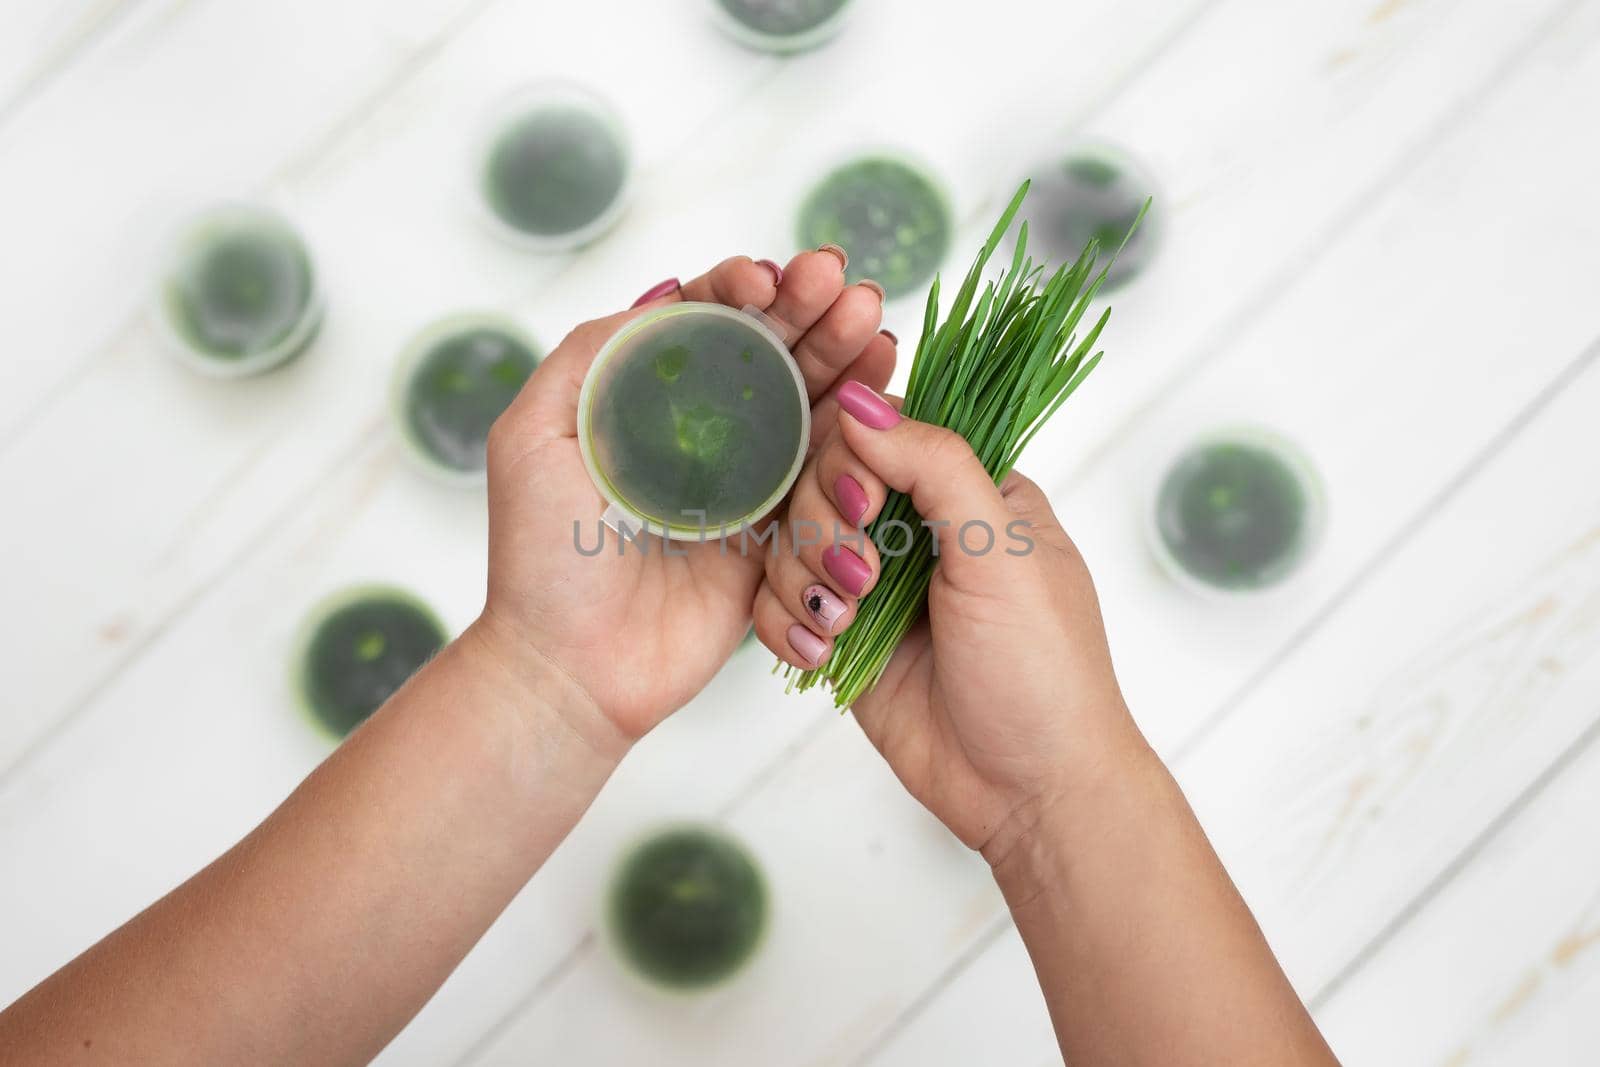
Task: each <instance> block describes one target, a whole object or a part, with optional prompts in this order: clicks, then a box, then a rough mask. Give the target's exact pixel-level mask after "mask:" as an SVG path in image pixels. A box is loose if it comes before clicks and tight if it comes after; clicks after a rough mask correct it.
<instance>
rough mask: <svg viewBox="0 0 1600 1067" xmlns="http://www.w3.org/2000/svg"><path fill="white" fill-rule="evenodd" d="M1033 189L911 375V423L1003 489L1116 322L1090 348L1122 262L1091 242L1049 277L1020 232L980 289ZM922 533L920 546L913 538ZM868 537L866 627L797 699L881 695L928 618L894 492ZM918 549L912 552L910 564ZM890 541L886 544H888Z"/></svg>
mask: <svg viewBox="0 0 1600 1067" xmlns="http://www.w3.org/2000/svg"><path fill="white" fill-rule="evenodd" d="M1027 195H1028V183H1027V182H1023V183H1022V186H1021V188H1019V189H1018V190H1017V194H1016V196H1014V197H1012V198H1011V203H1010V204H1009V205H1008V206H1007V207H1006V210H1005V213H1004V214H1002V215H1001V216H1000V221H999V222H998V223H996V224H995V227H994V230H993V231H992V232H991V233H990V234H989V239H988V240H987V241H985V242H984V244H983V250H982V251H980V252H979V253H978V258H977V260H976V261H975V262H974V263H973V264H972V269H971V270H969V271H968V272H967V277H966V280H965V281H963V282H962V283H961V288H960V289H959V290H958V291H957V292H956V296H955V301H954V302H953V303H952V304H951V305H950V312H949V314H947V315H946V316H945V319H944V322H943V323H939V324H938V326H937V328H935V323H936V321H937V319H938V314H939V279H938V278H935V279H934V281H933V288H932V289H931V290H930V291H929V293H928V305H927V310H926V312H925V313H924V315H923V323H922V339H921V341H919V342H918V344H917V353H916V356H915V358H914V359H913V360H912V363H911V381H910V384H909V385H908V386H907V387H906V396H905V403H904V405H903V406H902V408H901V413H902V414H904V415H905V416H907V417H908V418H912V419H917V420H919V421H921V422H928V423H932V424H934V425H935V426H945V427H948V428H949V429H952V430H955V431H956V432H957V433H959V434H961V436H963V437H965V438H966V439H967V441H968V443H969V444H971V445H972V448H973V451H974V452H976V453H977V454H978V459H979V460H981V461H982V462H983V466H984V469H985V470H987V471H988V472H989V474H990V475H991V476H992V477H993V478H994V481H995V484H996V485H998V484H1000V483H1001V482H1002V481H1004V480H1005V477H1006V475H1007V474H1010V473H1011V468H1012V467H1013V466H1015V465H1016V462H1017V457H1018V456H1020V455H1021V454H1022V450H1023V448H1024V447H1026V446H1027V444H1028V442H1029V441H1031V440H1032V439H1033V436H1034V434H1036V433H1038V432H1039V430H1040V428H1041V427H1043V426H1044V424H1045V422H1046V421H1048V420H1049V418H1050V417H1051V416H1052V415H1054V414H1055V413H1056V411H1057V410H1059V409H1060V407H1061V405H1062V403H1063V402H1065V401H1066V399H1067V397H1069V396H1071V395H1072V394H1073V392H1074V391H1075V390H1076V389H1077V388H1078V386H1080V385H1082V384H1083V380H1084V379H1085V378H1087V377H1088V376H1089V372H1090V371H1092V370H1094V368H1095V366H1096V365H1097V364H1098V363H1099V362H1100V356H1101V353H1100V352H1094V353H1093V354H1092V355H1091V354H1090V350H1091V349H1093V348H1094V346H1095V343H1096V342H1097V341H1098V340H1099V339H1100V331H1101V330H1103V329H1104V328H1105V325H1106V321H1107V320H1108V319H1109V318H1110V317H1111V309H1110V308H1107V309H1106V310H1105V311H1104V312H1103V313H1102V314H1101V315H1100V317H1099V319H1097V320H1096V321H1095V323H1094V325H1093V326H1092V327H1091V328H1090V329H1089V331H1088V332H1087V333H1085V334H1084V335H1083V336H1082V338H1081V339H1080V338H1079V336H1078V332H1077V331H1078V327H1079V326H1080V325H1081V323H1082V321H1083V318H1084V315H1085V314H1086V312H1087V311H1088V308H1089V304H1090V302H1091V301H1092V300H1093V299H1094V297H1095V294H1096V293H1097V292H1099V290H1100V286H1101V284H1102V283H1104V281H1105V279H1106V275H1107V272H1108V271H1109V270H1110V267H1111V263H1113V262H1115V261H1116V254H1115V253H1113V255H1112V256H1111V257H1110V259H1109V260H1108V261H1107V263H1106V264H1105V265H1104V266H1101V267H1100V268H1099V269H1098V271H1097V270H1096V263H1097V261H1098V259H1099V251H1100V250H1099V247H1098V245H1097V243H1096V242H1094V241H1091V242H1089V244H1088V245H1087V246H1086V247H1085V248H1084V250H1083V253H1082V254H1081V255H1080V256H1079V257H1078V259H1077V262H1075V263H1070V264H1062V265H1061V266H1060V267H1059V268H1058V269H1057V270H1056V271H1055V273H1053V274H1051V275H1049V276H1048V277H1046V276H1045V273H1044V272H1045V265H1044V264H1035V263H1034V262H1033V260H1031V259H1029V258H1027V247H1028V226H1027V223H1026V222H1024V223H1022V224H1021V225H1020V226H1019V228H1018V233H1017V246H1016V252H1015V254H1014V255H1013V256H1012V258H1011V268H1010V269H1009V270H1007V271H1006V273H1005V275H1004V276H1003V277H1001V279H1000V280H999V281H998V282H995V281H990V282H988V283H987V284H986V285H984V286H983V292H982V295H979V292H978V287H979V284H980V282H981V278H982V274H983V271H984V268H985V267H986V266H987V265H988V263H989V259H990V257H991V256H993V255H994V252H995V249H996V248H998V247H999V246H1000V242H1001V240H1002V239H1003V238H1004V237H1005V234H1006V231H1007V230H1009V229H1010V228H1011V223H1012V220H1013V219H1014V218H1015V217H1016V214H1017V210H1018V208H1020V207H1021V206H1022V201H1023V198H1024V197H1026V196H1027ZM1149 207H1150V202H1149V201H1148V200H1146V201H1145V204H1144V207H1142V208H1141V209H1140V210H1139V214H1138V216H1137V217H1136V218H1135V219H1134V221H1133V225H1132V226H1131V227H1129V229H1128V235H1126V236H1124V237H1123V241H1122V245H1120V246H1118V249H1117V251H1118V252H1120V251H1121V250H1122V247H1124V246H1126V244H1127V239H1128V236H1131V235H1132V233H1133V231H1134V230H1136V229H1137V228H1138V226H1139V222H1140V220H1141V219H1143V218H1144V214H1145V211H1147V210H1148V209H1149ZM908 530H909V531H911V532H910V533H909V534H908V533H907V531H908ZM867 533H868V535H869V536H871V537H872V538H873V540H874V542H877V543H879V545H880V548H882V547H885V546H887V548H888V549H889V551H885V552H883V553H882V557H883V573H882V574H881V575H880V576H879V579H878V585H877V588H875V589H874V590H873V591H872V593H871V595H869V596H868V597H867V598H866V599H864V600H863V601H862V602H861V607H860V610H859V612H858V613H857V615H856V620H855V622H854V623H853V624H852V625H851V626H850V628H849V629H848V630H846V631H845V632H844V633H843V634H842V635H840V637H839V640H838V641H837V642H836V643H835V645H834V650H833V655H832V656H831V657H829V659H828V661H827V662H826V663H824V664H823V665H822V666H821V667H818V668H816V669H815V670H808V671H802V670H799V669H798V668H795V667H789V668H787V669H786V670H785V672H784V673H785V675H786V676H787V677H788V679H789V684H788V689H789V690H791V691H794V690H799V691H802V692H804V691H805V690H807V689H810V688H811V687H812V686H815V685H817V684H818V683H821V682H826V683H827V684H828V685H829V686H830V687H831V688H832V690H833V702H834V704H835V705H836V706H838V707H840V708H846V707H849V706H850V705H851V704H853V703H855V701H856V699H857V698H858V697H860V696H861V695H862V694H863V693H865V692H866V691H867V690H869V689H871V688H872V686H873V685H874V684H876V683H877V681H878V678H879V677H880V676H882V674H883V671H884V668H885V667H887V666H888V664H889V659H890V657H891V656H893V655H894V650H895V648H896V647H897V646H898V645H899V644H900V640H901V638H903V637H905V635H906V633H907V631H909V630H910V629H911V627H912V626H913V625H915V623H916V622H917V620H918V618H920V617H921V615H922V611H923V607H924V605H925V604H926V603H927V599H928V583H929V582H930V581H931V580H932V578H933V568H934V563H935V558H934V554H933V536H932V533H931V531H930V530H929V528H928V527H926V526H924V525H923V524H922V521H921V518H920V517H919V516H918V515H917V513H916V510H915V509H914V508H913V507H912V506H911V499H910V498H909V497H907V496H905V495H904V494H902V493H896V492H891V493H890V494H889V497H888V499H887V500H886V501H885V503H884V505H883V510H882V511H881V512H879V514H878V517H877V519H876V520H874V521H873V522H872V524H871V525H870V526H868V527H867ZM908 537H909V539H910V542H911V544H910V550H909V551H902V552H900V554H899V555H891V554H890V552H891V551H900V550H901V549H902V548H903V547H904V546H905V543H906V540H907V538H908ZM880 538H881V540H880Z"/></svg>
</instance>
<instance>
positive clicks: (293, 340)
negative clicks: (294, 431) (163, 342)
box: [158, 204, 322, 378]
mask: <svg viewBox="0 0 1600 1067" xmlns="http://www.w3.org/2000/svg"><path fill="white" fill-rule="evenodd" d="M158 312H159V318H160V322H161V324H162V326H163V328H164V332H165V333H166V335H167V337H168V340H169V341H170V342H171V347H172V349H173V351H174V353H175V354H176V355H177V356H178V357H179V358H180V359H181V360H182V361H183V362H184V363H186V364H187V365H188V366H191V367H193V368H195V369H196V370H199V371H202V372H204V373H206V374H211V375H216V376H218V377H229V378H233V377H243V376H245V375H249V374H259V373H260V372H262V371H265V370H268V369H270V368H272V367H275V366H277V365H278V364H280V363H283V362H285V361H286V360H289V359H291V358H293V357H294V356H296V355H298V354H299V353H300V352H301V351H303V350H304V349H305V347H306V346H307V345H309V344H310V343H311V340H312V338H313V337H314V336H316V332H317V327H318V326H320V325H321V323H322V299H321V296H320V294H319V292H318V289H317V278H316V272H315V269H314V268H313V265H312V261H311V253H310V252H309V251H308V250H307V248H306V244H305V242H304V241H303V240H302V239H301V237H300V235H299V233H298V232H296V230H295V229H294V227H293V226H292V225H290V223H289V222H288V220H286V219H285V218H283V217H282V216H281V215H279V214H278V213H276V212H274V211H272V210H270V209H268V208H264V207H259V206H256V205H252V204H222V205H218V206H216V207H213V208H211V209H209V210H207V211H205V212H203V213H201V214H200V215H198V216H196V217H195V218H193V219H191V220H190V221H189V222H188V224H187V225H185V226H184V227H183V229H182V231H181V232H180V233H179V235H178V239H177V240H176V242H175V243H174V246H173V249H172V252H171V254H170V256H169V259H168V263H167V266H166V270H165V273H164V275H163V277H162V279H161V286H160V291H159V295H158Z"/></svg>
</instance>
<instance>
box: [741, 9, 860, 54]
mask: <svg viewBox="0 0 1600 1067" xmlns="http://www.w3.org/2000/svg"><path fill="white" fill-rule="evenodd" d="M710 3H711V9H712V12H713V15H714V16H715V17H716V20H717V24H718V25H720V26H721V27H722V28H723V30H724V31H725V32H726V33H727V34H728V35H729V36H730V37H732V38H733V39H734V40H736V41H738V42H739V43H740V44H743V45H747V46H748V47H750V48H755V49H758V50H760V51H763V52H777V53H780V54H783V53H792V52H803V51H805V50H807V49H810V48H816V47H817V46H818V45H821V44H825V43H826V42H827V41H829V40H830V39H831V38H833V37H834V36H835V35H836V34H837V33H838V32H839V30H840V29H841V28H843V26H844V22H845V18H846V17H847V16H848V15H849V9H850V4H851V0H710Z"/></svg>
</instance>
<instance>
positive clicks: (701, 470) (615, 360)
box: [578, 302, 811, 540]
mask: <svg viewBox="0 0 1600 1067" xmlns="http://www.w3.org/2000/svg"><path fill="white" fill-rule="evenodd" d="M810 434H811V408H810V403H809V401H808V399H807V395H806V388H805V381H804V379H803V378H802V377H801V375H800V370H799V368H798V367H797V366H796V365H795V362H794V359H793V358H792V357H791V356H790V355H789V351H788V349H786V348H785V347H784V346H783V343H782V342H781V341H780V340H779V339H778V337H777V336H776V335H775V334H774V333H773V332H772V331H771V330H769V329H768V328H767V327H766V326H765V325H764V324H763V323H762V322H761V321H760V320H758V319H756V318H754V317H752V316H751V315H749V314H746V313H745V312H740V311H735V310H733V309H732V308H729V307H724V306H722V305H721V304H704V303H694V302H688V303H679V304H669V305H667V306H666V307H663V308H660V309H657V310H655V311H652V312H649V313H647V314H645V315H642V316H640V317H639V318H636V319H634V320H633V321H632V322H630V323H628V324H627V325H626V326H624V327H623V328H622V329H621V330H619V331H618V332H617V333H616V335H615V336H613V337H612V338H611V339H610V340H609V341H607V342H606V343H605V345H604V346H603V347H602V348H601V349H600V352H599V354H598V355H597V356H596V357H595V360H594V363H593V364H592V365H591V366H590V368H589V374H588V376H587V377H586V378H585V379H584V383H583V389H582V391H581V392H580V394H579V397H578V444H579V447H580V449H581V450H582V452H583V458H584V463H585V465H586V466H587V467H588V470H589V474H590V476H591V477H592V478H593V479H594V483H595V487H596V488H598V489H599V490H600V493H601V495H602V496H604V497H605V498H606V500H607V501H609V502H610V504H611V505H612V509H613V510H612V512H609V513H608V515H610V516H611V517H612V518H618V519H621V520H625V521H626V522H627V523H628V525H630V526H631V527H632V528H634V529H639V528H641V527H643V526H646V525H648V527H649V529H650V530H651V532H653V533H657V534H660V535H662V536H665V537H669V538H673V539H676V540H698V539H701V538H704V539H708V540H710V539H716V538H717V537H719V536H721V535H722V534H723V533H724V532H728V533H731V532H733V531H736V530H738V529H739V528H740V526H741V525H742V524H744V523H747V522H753V521H754V520H756V519H758V518H760V517H761V516H763V515H765V514H766V513H767V512H769V511H770V510H771V509H772V508H774V507H776V506H777V505H778V503H779V502H780V501H781V500H782V499H783V496H784V494H785V493H787V492H788V491H789V487H790V486H792V485H793V484H794V480H795V478H796V477H797V476H798V475H799V473H800V467H801V465H802V464H803V463H804V462H805V453H806V446H807V444H808V443H809V441H810Z"/></svg>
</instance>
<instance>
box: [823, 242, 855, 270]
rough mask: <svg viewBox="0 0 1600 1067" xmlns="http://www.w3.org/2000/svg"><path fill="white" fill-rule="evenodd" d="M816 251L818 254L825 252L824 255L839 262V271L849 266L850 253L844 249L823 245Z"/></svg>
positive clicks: (832, 245)
mask: <svg viewBox="0 0 1600 1067" xmlns="http://www.w3.org/2000/svg"><path fill="white" fill-rule="evenodd" d="M817 251H818V252H826V253H828V255H830V256H832V257H833V258H835V259H837V260H838V261H839V269H840V270H844V269H845V268H846V267H848V266H849V265H850V253H849V252H846V251H845V250H844V249H842V248H840V247H839V246H838V245H834V244H828V245H823V246H822V247H821V248H818V249H817Z"/></svg>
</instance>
